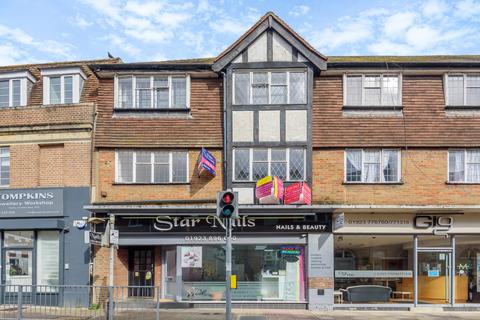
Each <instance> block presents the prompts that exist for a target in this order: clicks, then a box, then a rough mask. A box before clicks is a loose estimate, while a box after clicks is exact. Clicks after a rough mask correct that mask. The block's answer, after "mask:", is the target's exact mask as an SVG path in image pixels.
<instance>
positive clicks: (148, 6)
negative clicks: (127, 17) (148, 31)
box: [125, 1, 164, 17]
mask: <svg viewBox="0 0 480 320" xmlns="http://www.w3.org/2000/svg"><path fill="white" fill-rule="evenodd" d="M163 7H164V4H163V3H162V2H159V1H148V2H144V3H141V2H138V1H129V2H127V4H126V5H125V10H127V11H130V12H132V13H134V14H136V15H139V16H142V17H150V16H152V14H156V13H158V11H159V10H160V9H162V8H163Z"/></svg>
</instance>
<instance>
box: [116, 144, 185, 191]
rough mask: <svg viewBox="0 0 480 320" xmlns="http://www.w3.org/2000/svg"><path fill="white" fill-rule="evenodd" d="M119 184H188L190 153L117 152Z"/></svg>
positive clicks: (117, 179) (117, 180) (117, 178)
mask: <svg viewBox="0 0 480 320" xmlns="http://www.w3.org/2000/svg"><path fill="white" fill-rule="evenodd" d="M116 163H117V166H116V168H117V169H116V178H115V182H117V183H145V184H154V183H187V182H188V152H186V151H143V150H142V151H133V150H121V151H117V152H116Z"/></svg>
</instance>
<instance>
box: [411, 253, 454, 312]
mask: <svg viewBox="0 0 480 320" xmlns="http://www.w3.org/2000/svg"><path fill="white" fill-rule="evenodd" d="M451 283H452V282H451V253H450V252H441V251H437V252H429V251H427V252H418V303H419V304H448V303H450V302H451Z"/></svg>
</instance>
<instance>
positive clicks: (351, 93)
mask: <svg viewBox="0 0 480 320" xmlns="http://www.w3.org/2000/svg"><path fill="white" fill-rule="evenodd" d="M343 83H344V86H343V87H344V105H345V106H355V107H362V106H363V107H379V106H400V105H401V104H402V89H401V88H402V85H401V83H402V77H401V75H396V74H372V75H364V74H346V75H345V76H344V81H343Z"/></svg>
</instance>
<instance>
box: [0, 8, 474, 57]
mask: <svg viewBox="0 0 480 320" xmlns="http://www.w3.org/2000/svg"><path fill="white" fill-rule="evenodd" d="M267 11H273V12H275V13H276V14H277V15H278V16H280V18H282V19H283V20H284V21H286V22H287V23H288V24H289V25H290V26H291V27H292V28H293V29H295V30H296V31H297V32H298V33H299V34H300V35H301V36H302V37H304V38H305V39H306V40H307V41H308V42H310V43H311V44H312V45H313V46H314V47H315V48H317V49H318V50H319V51H320V52H321V53H323V54H324V55H327V56H329V55H429V54H480V41H479V39H480V37H479V36H478V35H479V34H480V0H456V1H453V0H450V1H448V0H411V1H407V0H404V1H401V0H390V1H380V0H336V1H331V0H310V1H306V0H304V1H293V0H288V1H287V0H284V1H280V0H278V1H273V0H270V1H264V0H237V1H228V0H223V1H222V0H218V1H214V0H186V1H171V0H30V1H28V0H0V65H12V64H23V63H37V62H52V61H68V60H86V59H98V58H105V57H107V52H110V53H111V54H112V55H114V56H116V57H120V58H122V60H123V61H125V62H135V61H161V60H170V59H183V58H201V57H214V56H216V55H218V54H219V53H220V52H221V51H222V50H223V49H225V48H226V47H227V46H228V45H230V44H231V43H232V42H234V41H235V40H236V39H237V38H238V37H239V36H240V35H242V34H243V33H244V32H245V31H246V30H247V29H248V28H249V27H250V26H251V25H252V24H253V23H255V22H256V21H257V20H258V19H259V18H260V17H261V16H262V15H264V14H265V13H266V12H267Z"/></svg>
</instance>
